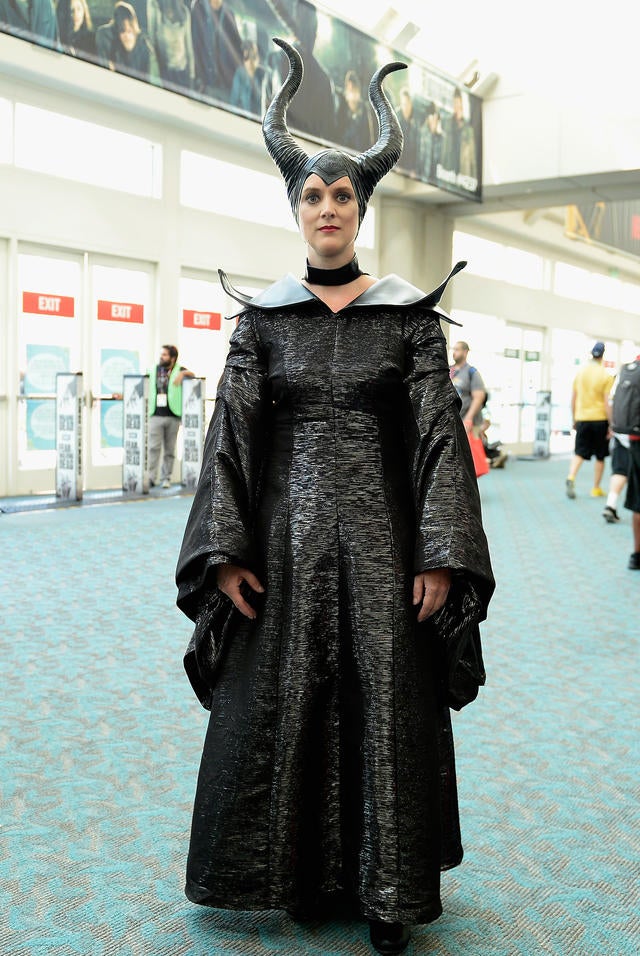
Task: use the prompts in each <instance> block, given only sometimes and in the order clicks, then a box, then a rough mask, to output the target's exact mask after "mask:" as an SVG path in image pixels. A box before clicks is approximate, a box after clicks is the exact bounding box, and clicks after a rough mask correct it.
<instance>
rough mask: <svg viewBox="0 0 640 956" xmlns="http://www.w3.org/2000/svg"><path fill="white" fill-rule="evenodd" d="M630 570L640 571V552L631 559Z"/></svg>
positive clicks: (635, 553)
mask: <svg viewBox="0 0 640 956" xmlns="http://www.w3.org/2000/svg"><path fill="white" fill-rule="evenodd" d="M628 567H629V570H630V571H640V551H634V552H633V554H632V555H631V557H630V558H629V565H628Z"/></svg>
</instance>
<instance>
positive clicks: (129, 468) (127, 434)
mask: <svg viewBox="0 0 640 956" xmlns="http://www.w3.org/2000/svg"><path fill="white" fill-rule="evenodd" d="M148 395H149V376H148V375H125V376H124V377H123V379H122V408H123V415H124V420H123V429H122V438H123V445H124V455H123V458H122V490H123V491H124V492H125V494H137V495H141V494H143V492H146V491H148V490H149V488H148V486H147V487H145V480H146V470H147V398H148Z"/></svg>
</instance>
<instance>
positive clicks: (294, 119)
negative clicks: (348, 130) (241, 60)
mask: <svg viewBox="0 0 640 956" xmlns="http://www.w3.org/2000/svg"><path fill="white" fill-rule="evenodd" d="M294 27H295V35H296V41H295V43H294V46H295V48H296V49H297V50H298V52H299V53H300V55H301V56H302V57H303V59H304V83H303V84H302V87H301V89H300V92H299V93H298V95H297V96H296V99H295V102H293V103H292V104H291V107H290V109H289V117H288V118H289V124H290V125H291V126H292V127H293V128H295V129H296V130H298V132H300V133H309V134H310V135H311V136H313V137H317V138H318V139H323V140H328V141H329V142H335V141H336V139H337V136H336V124H335V111H336V108H335V91H334V87H333V81H332V79H331V77H330V76H329V74H328V72H327V71H326V70H325V69H324V67H323V66H322V65H321V64H320V63H319V61H318V60H317V58H316V57H315V55H314V52H313V50H314V47H315V44H316V39H317V35H318V11H317V10H316V8H315V7H314V6H312V5H311V4H310V3H306V2H303V0H298V2H297V3H296V4H295V8H294ZM285 63H286V61H285V60H282V63H281V65H282V67H283V68H284V65H285ZM282 75H283V76H284V75H286V69H283V74H282Z"/></svg>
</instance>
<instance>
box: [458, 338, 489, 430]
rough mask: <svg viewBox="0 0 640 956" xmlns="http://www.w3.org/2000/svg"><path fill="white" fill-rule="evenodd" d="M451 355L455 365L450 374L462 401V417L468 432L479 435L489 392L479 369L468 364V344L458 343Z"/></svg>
mask: <svg viewBox="0 0 640 956" xmlns="http://www.w3.org/2000/svg"><path fill="white" fill-rule="evenodd" d="M451 354H452V355H453V362H454V364H453V365H452V366H451V368H450V370H449V373H450V375H451V381H452V382H453V384H454V386H455V389H456V391H457V393H458V395H459V396H460V398H461V400H462V408H461V409H460V415H461V416H462V421H463V422H464V427H465V428H466V430H467V432H470V431H471V430H472V429H473V430H474V434H476V435H477V434H478V433H479V429H480V426H481V425H482V409H483V408H484V406H485V405H486V403H487V390H486V388H485V387H484V382H483V381H482V375H481V374H480V372H479V371H478V369H477V368H474V367H473V365H469V364H468V362H467V356H468V354H469V346H468V344H467V343H466V342H456V343H455V345H454V346H453V348H452V350H451Z"/></svg>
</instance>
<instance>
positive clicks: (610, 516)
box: [602, 505, 620, 524]
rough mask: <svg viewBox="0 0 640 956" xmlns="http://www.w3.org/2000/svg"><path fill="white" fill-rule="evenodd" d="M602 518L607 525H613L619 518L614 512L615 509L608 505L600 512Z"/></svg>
mask: <svg viewBox="0 0 640 956" xmlns="http://www.w3.org/2000/svg"><path fill="white" fill-rule="evenodd" d="M602 517H603V518H604V520H605V521H606V522H608V523H609V524H615V522H616V521H620V518H619V516H618V512H617V511H616V509H615V508H611V507H610V506H609V505H607V507H606V508H605V509H604V511H603V512H602Z"/></svg>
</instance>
